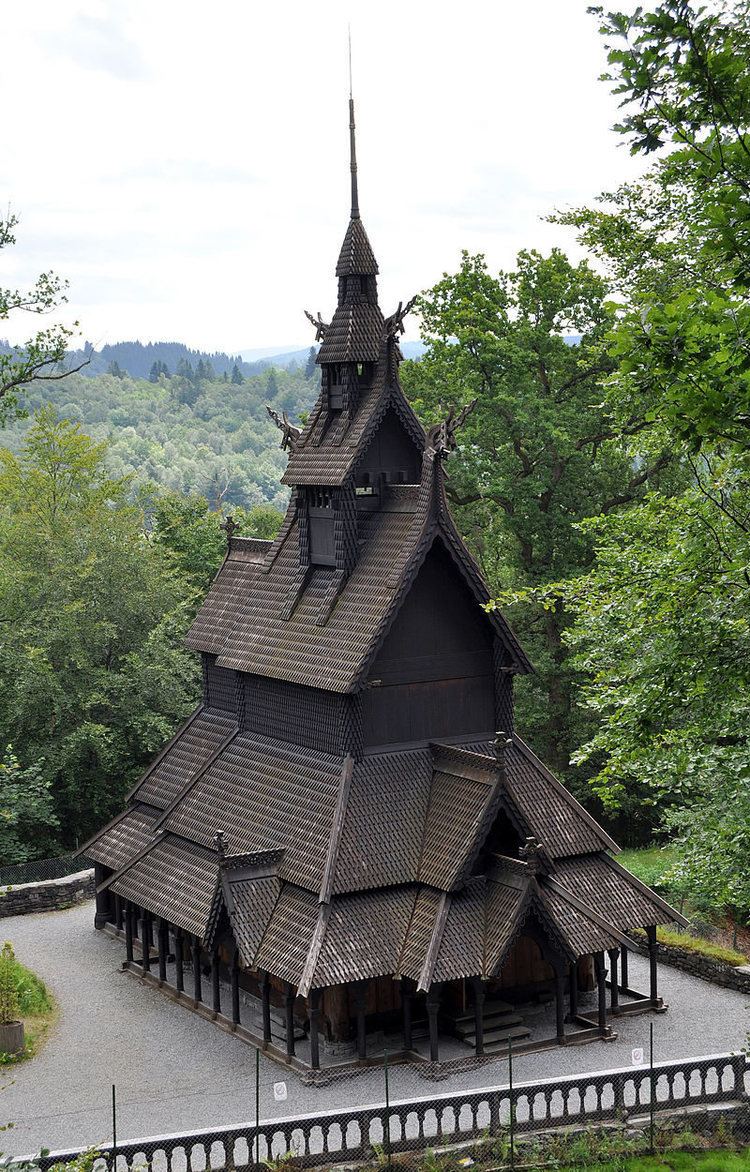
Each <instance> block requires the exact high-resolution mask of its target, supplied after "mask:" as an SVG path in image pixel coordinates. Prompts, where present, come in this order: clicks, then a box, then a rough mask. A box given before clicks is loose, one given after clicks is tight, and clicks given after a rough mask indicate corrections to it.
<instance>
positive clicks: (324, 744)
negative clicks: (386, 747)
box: [240, 675, 360, 756]
mask: <svg viewBox="0 0 750 1172" xmlns="http://www.w3.org/2000/svg"><path fill="white" fill-rule="evenodd" d="M242 681H243V703H242V706H241V712H240V727H241V728H242V730H243V731H245V732H256V733H260V734H261V736H267V737H275V738H276V739H277V740H280V741H289V742H291V743H292V744H295V745H303V746H305V747H307V748H310V749H318V750H320V751H321V752H324V753H331V754H333V755H334V756H343V755H345V754H346V753H353V754H355V755H358V754H359V751H360V745H359V730H360V726H359V699H358V697H356V696H341V695H338V694H337V693H335V692H325V691H323V690H322V689H320V688H305V687H303V686H302V685H301V684H288V683H286V682H285V681H284V680H271V679H264V678H263V677H262V676H251V675H243V676H242Z"/></svg>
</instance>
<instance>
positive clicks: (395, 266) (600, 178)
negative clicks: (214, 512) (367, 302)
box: [0, 0, 634, 351]
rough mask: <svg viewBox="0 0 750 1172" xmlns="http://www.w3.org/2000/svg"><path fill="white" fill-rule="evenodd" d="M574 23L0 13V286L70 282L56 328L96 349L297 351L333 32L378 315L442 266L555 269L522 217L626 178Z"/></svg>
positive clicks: (143, 9) (43, 3)
mask: <svg viewBox="0 0 750 1172" xmlns="http://www.w3.org/2000/svg"><path fill="white" fill-rule="evenodd" d="M585 8H586V6H585V0H584V2H581V3H579V2H578V0H525V3H523V4H516V3H510V2H509V0H465V2H464V3H463V4H462V5H461V6H460V8H459V9H456V6H455V5H453V4H451V5H450V6H449V5H447V4H446V3H444V2H443V0H440V2H438V3H434V2H433V3H428V2H427V0H411V3H409V4H403V3H397V2H396V0H379V3H377V4H374V3H371V4H369V5H367V6H364V5H354V4H353V3H348V2H346V0H329V3H327V4H324V5H312V4H310V3H309V2H307V0H306V2H303V0H277V3H276V4H275V5H274V6H270V5H264V6H261V5H259V4H255V3H249V4H239V3H237V2H236V0H214V3H213V4H212V5H211V6H208V5H206V4H205V3H203V2H201V3H198V2H197V0H181V2H178V0H159V3H153V2H151V0H127V2H122V3H118V4H114V3H112V4H110V3H104V2H101V0H36V3H35V4H33V5H28V4H25V3H22V0H9V3H8V4H7V5H6V6H5V8H4V33H5V37H4V40H5V45H6V47H7V51H6V53H5V54H4V68H3V73H2V77H0V103H1V105H0V109H3V110H4V111H5V112H6V121H5V126H6V128H7V127H9V132H8V133H7V141H6V143H5V144H4V150H3V152H2V153H0V206H5V205H6V204H7V203H8V202H9V201H10V203H11V205H12V207H13V208H14V210H16V211H17V212H18V213H19V214H20V216H21V219H22V222H21V225H20V227H19V232H18V245H17V246H16V247H15V248H14V249H12V250H9V251H7V253H5V254H4V255H3V256H2V258H1V259H2V262H3V267H4V268H5V267H7V269H8V271H9V273H10V281H11V282H12V281H15V282H21V281H22V280H29V279H32V278H33V276H34V274H35V272H36V271H39V270H40V269H42V268H45V269H46V268H50V267H54V268H56V269H58V270H59V271H60V272H62V273H63V274H64V275H66V276H67V277H69V278H70V282H71V296H70V306H69V310H70V316H71V317H77V318H78V319H80V321H81V323H82V328H83V331H84V334H85V336H86V337H90V338H92V339H97V340H99V341H115V340H118V339H121V338H133V337H140V338H142V339H144V340H149V339H160V338H178V339H182V340H184V341H186V342H188V343H189V344H191V345H195V346H202V347H206V348H210V349H214V348H221V349H227V350H230V351H236V350H237V349H240V348H243V349H245V348H250V347H254V346H262V345H264V344H265V343H267V342H268V341H269V340H270V341H271V342H273V341H274V340H283V341H284V342H285V343H286V342H289V343H292V342H297V341H298V342H299V343H300V344H302V345H305V344H307V342H308V341H309V333H308V330H307V328H306V326H305V323H304V319H303V317H302V309H303V308H304V307H307V308H310V309H313V310H318V309H320V310H321V311H322V312H323V314H324V316H325V315H326V314H327V313H329V312H330V308H331V305H332V303H333V301H334V297H335V285H334V280H333V272H332V270H333V266H334V263H335V258H336V254H337V251H338V248H339V245H340V241H341V237H342V236H343V232H344V229H345V226H346V217H347V194H348V159H347V149H348V135H347V108H346V96H347V76H346V71H347V65H346V26H347V22H348V21H349V20H350V19H351V22H352V30H353V39H354V81H355V96H356V98H357V121H358V135H359V137H358V155H359V163H360V195H361V204H362V213H363V217H364V221H365V224H366V225H367V229H368V232H369V234H370V238H371V240H372V243H373V246H374V248H375V251H376V255H377V256H378V260H379V262H380V267H381V272H382V278H381V302H382V304H383V306H384V308H385V309H386V310H387V309H388V308H390V306H391V304H392V303H393V304H395V303H396V302H397V301H398V300H399V298H402V297H406V296H408V295H410V294H411V293H412V292H414V291H415V290H417V289H421V288H424V287H425V286H426V285H428V284H429V283H431V282H432V281H434V280H435V279H436V278H438V277H439V276H440V274H441V273H442V272H443V271H444V270H446V269H450V268H451V267H453V266H455V265H456V263H457V260H458V257H459V255H460V250H461V249H462V248H468V249H470V250H472V251H479V250H481V251H484V252H486V253H487V256H488V259H489V261H490V263H491V264H492V265H493V266H496V267H499V266H501V265H509V264H511V263H512V260H513V256H514V254H515V252H516V251H517V249H518V248H520V247H528V246H537V247H540V248H543V249H545V248H549V247H550V246H551V245H552V244H553V243H556V244H561V245H563V246H567V247H570V248H571V249H572V240H571V238H570V236H569V234H567V233H566V232H564V231H563V230H562V229H559V228H556V227H554V226H552V225H549V224H546V223H543V222H542V221H541V219H540V217H542V216H544V215H545V214H546V213H547V212H549V211H550V210H551V209H552V207H553V206H554V205H556V204H557V205H565V204H571V203H576V202H581V201H586V200H590V199H591V198H593V196H594V195H595V194H596V193H597V192H598V191H600V190H602V189H603V188H607V187H611V186H613V185H614V184H615V183H617V182H618V181H619V180H620V179H622V178H625V177H627V176H629V175H632V174H633V173H634V163H633V161H632V160H631V159H630V158H629V156H628V155H627V152H626V150H625V149H624V148H623V147H622V146H621V145H618V139H617V136H615V135H614V134H613V133H612V132H611V131H610V130H609V126H610V125H611V123H612V122H613V121H614V119H615V104H614V101H613V99H612V98H611V97H610V96H609V95H608V93H607V90H606V87H605V86H604V85H603V84H602V83H601V82H598V81H597V76H598V74H599V73H600V71H601V69H602V66H603V51H602V47H601V44H600V41H599V37H598V34H597V32H596V27H595V21H594V19H593V18H592V17H591V16H588V15H587V14H586V10H585ZM30 62H33V63H34V67H33V69H32V68H30V67H29V63H30ZM8 111H12V118H10V119H9V118H8V117H7V113H8ZM3 282H4V283H5V278H4V277H3ZM25 331H26V325H24V326H23V328H20V327H19V329H18V331H17V335H16V336H18V337H20V336H21V335H22V334H23V333H24V332H25Z"/></svg>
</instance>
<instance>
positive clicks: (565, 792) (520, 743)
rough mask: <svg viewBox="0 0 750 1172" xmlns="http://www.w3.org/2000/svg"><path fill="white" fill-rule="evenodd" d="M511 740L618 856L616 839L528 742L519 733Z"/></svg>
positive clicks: (512, 736) (618, 850)
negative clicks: (574, 795) (610, 835)
mask: <svg viewBox="0 0 750 1172" xmlns="http://www.w3.org/2000/svg"><path fill="white" fill-rule="evenodd" d="M511 738H512V740H513V744H514V745H515V746H516V748H517V749H519V750H520V752H521V753H522V754H523V755H524V757H525V758H526V760H527V761H529V762H530V763H531V764H532V765H534V766H535V767H536V768H537V769H538V770H539V772H540V773H541V774H542V776H543V777H544V778H545V780H546V781H547V782H548V783H549V784H550V785H551V786H552V787H553V788H554V790H555V791H556V792H557V793H558V794H559V795H560V796H561V797H562V798H564V799H565V801H566V802H567V803H568V805H569V806H570V808H571V809H572V810H573V811H574V813H576V814H578V815H579V817H581V818H582V819H583V820H584V822H585V823H586V824H587V826H588V827H589V829H590V830H593V831H594V833H595V834H596V835H597V837H598V838H599V840H600V841H601V842H602V843H603V844H604V847H605V848H606V849H608V850H611V851H614V852H615V853H616V854H619V853H620V847H619V846H618V845H617V843H616V842H615V841H614V839H612V838H610V837H609V835H608V834H607V832H606V830H605V829H604V827H602V826H600V825H599V823H598V822H597V820H596V818H594V816H593V815H592V814H589V812H588V810H587V809H586V808H585V807H584V806H582V805H581V803H580V802H579V801H578V799H577V798H575V797H573V794H572V793H571V792H570V790H569V789H567V788H566V787H565V786H564V785H563V783H562V782H561V781H559V780H558V778H556V777H555V775H554V773H552V772H550V770H549V769H548V768H547V766H546V765H545V764H544V762H543V761H542V760H541V759H540V758H539V757H537V755H536V753H535V752H534V750H533V749H532V748H531V747H530V746H529V745H527V743H526V741H524V740H523V738H522V737H520V736H519V735H518V733H517V732H513V733H511Z"/></svg>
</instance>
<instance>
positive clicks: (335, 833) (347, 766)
mask: <svg viewBox="0 0 750 1172" xmlns="http://www.w3.org/2000/svg"><path fill="white" fill-rule="evenodd" d="M353 772H354V757H353V756H352V754H351V753H348V754H347V756H346V757H345V758H344V766H343V769H342V770H341V780H340V782H339V792H338V796H337V798H336V808H335V810H334V812H333V823H332V825H331V834H330V837H329V839H328V854H327V857H326V861H325V866H324V867H323V879H322V881H321V885H320V896H319V900H320V903H330V901H331V892H332V890H333V882H334V879H335V877H336V864H337V863H338V858H339V851H340V849H341V838H342V836H343V833H344V821H345V818H346V809H347V805H348V803H349V793H350V792H351V786H352V774H353Z"/></svg>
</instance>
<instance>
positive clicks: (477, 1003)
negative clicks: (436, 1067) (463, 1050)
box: [471, 977, 485, 1058]
mask: <svg viewBox="0 0 750 1172" xmlns="http://www.w3.org/2000/svg"><path fill="white" fill-rule="evenodd" d="M471 986H472V991H473V993H474V1049H475V1051H476V1055H477V1058H481V1057H482V1055H483V1054H484V998H485V984H484V981H483V980H482V978H481V977H474V978H473V980H472V982H471Z"/></svg>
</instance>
